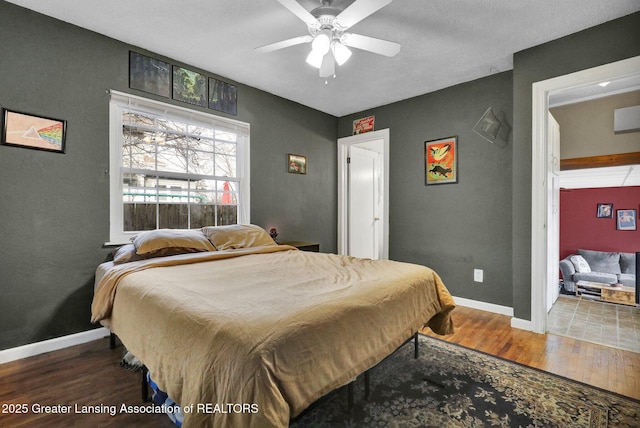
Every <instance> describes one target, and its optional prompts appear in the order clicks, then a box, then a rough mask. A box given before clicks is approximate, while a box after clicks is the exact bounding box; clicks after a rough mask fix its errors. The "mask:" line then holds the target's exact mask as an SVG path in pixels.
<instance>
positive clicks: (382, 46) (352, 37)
mask: <svg viewBox="0 0 640 428" xmlns="http://www.w3.org/2000/svg"><path fill="white" fill-rule="evenodd" d="M340 41H341V42H342V44H344V45H346V46H349V47H352V48H356V49H362V50H363V51H369V52H373V53H377V54H380V55H384V56H389V57H391V56H395V55H397V54H398V52H400V43H396V42H390V41H388V40H382V39H376V38H375V37H369V36H363V35H361V34H352V33H349V34H344V35H343V36H342V38H341V39H340Z"/></svg>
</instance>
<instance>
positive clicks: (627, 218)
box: [616, 210, 636, 230]
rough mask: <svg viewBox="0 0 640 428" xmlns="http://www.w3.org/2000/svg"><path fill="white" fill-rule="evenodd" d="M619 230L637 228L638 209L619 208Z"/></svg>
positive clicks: (617, 212)
mask: <svg viewBox="0 0 640 428" xmlns="http://www.w3.org/2000/svg"><path fill="white" fill-rule="evenodd" d="M616 214H617V218H618V222H617V229H618V230H636V210H617V211H616Z"/></svg>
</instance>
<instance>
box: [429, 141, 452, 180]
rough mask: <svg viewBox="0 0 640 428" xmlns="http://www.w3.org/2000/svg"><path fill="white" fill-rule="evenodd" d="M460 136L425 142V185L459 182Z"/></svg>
mask: <svg viewBox="0 0 640 428" xmlns="http://www.w3.org/2000/svg"><path fill="white" fill-rule="evenodd" d="M457 143H458V137H455V136H454V137H447V138H441V139H439V140H430V141H425V142H424V175H425V180H424V184H425V186H428V185H431V184H445V183H457V182H458V148H457Z"/></svg>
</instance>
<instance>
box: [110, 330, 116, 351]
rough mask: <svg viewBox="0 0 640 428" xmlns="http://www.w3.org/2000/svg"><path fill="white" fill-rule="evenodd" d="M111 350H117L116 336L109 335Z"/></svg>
mask: <svg viewBox="0 0 640 428" xmlns="http://www.w3.org/2000/svg"><path fill="white" fill-rule="evenodd" d="M109 349H116V335H115V334H114V333H109Z"/></svg>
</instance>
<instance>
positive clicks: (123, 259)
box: [113, 244, 200, 265]
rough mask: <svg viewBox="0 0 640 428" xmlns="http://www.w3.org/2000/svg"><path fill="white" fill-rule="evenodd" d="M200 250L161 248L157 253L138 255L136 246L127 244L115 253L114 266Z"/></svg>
mask: <svg viewBox="0 0 640 428" xmlns="http://www.w3.org/2000/svg"><path fill="white" fill-rule="evenodd" d="M199 251H200V250H195V249H193V248H186V247H168V248H161V249H159V250H156V251H151V252H150V253H145V254H137V253H136V246H135V245H133V244H126V245H123V246H121V247H118V249H117V250H116V251H115V252H114V255H113V264H115V265H119V264H122V263H129V262H136V261H138V260H146V259H151V258H154V257H166V256H175V255H176V254H186V253H195V252H199Z"/></svg>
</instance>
